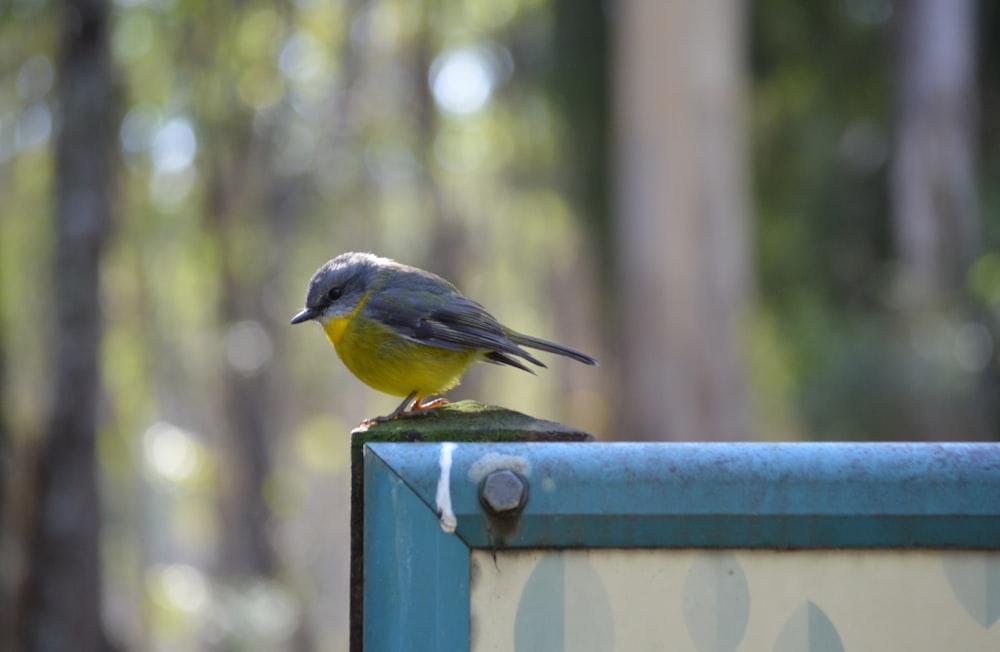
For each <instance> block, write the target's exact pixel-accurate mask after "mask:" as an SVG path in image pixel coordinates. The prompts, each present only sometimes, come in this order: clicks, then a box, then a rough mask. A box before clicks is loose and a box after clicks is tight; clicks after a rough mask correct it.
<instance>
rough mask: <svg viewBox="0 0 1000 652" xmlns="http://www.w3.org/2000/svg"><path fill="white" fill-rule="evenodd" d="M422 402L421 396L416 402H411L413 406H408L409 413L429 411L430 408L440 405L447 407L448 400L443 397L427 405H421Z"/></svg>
mask: <svg viewBox="0 0 1000 652" xmlns="http://www.w3.org/2000/svg"><path fill="white" fill-rule="evenodd" d="M423 400H424V397H422V396H421V397H419V398H417V400H415V401H414V402H413V405H411V406H410V412H416V411H417V410H429V409H430V408H436V407H441V406H442V405H448V399H446V398H445V397H443V396H438V397H437V398H436V399H434V400H433V401H429V402H427V403H421V401H423Z"/></svg>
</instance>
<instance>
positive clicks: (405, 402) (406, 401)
mask: <svg viewBox="0 0 1000 652" xmlns="http://www.w3.org/2000/svg"><path fill="white" fill-rule="evenodd" d="M415 398H416V399H417V400H416V401H415V403H419V402H420V399H419V398H417V393H416V392H410V395H409V396H407V397H406V398H404V399H403V402H402V403H400V404H399V407H398V408H396V409H395V410H393V411H392V413H390V414H387V415H386V416H384V417H374V418H372V419H365V420H364V422H363V423H385V422H386V421H392V420H393V419H397V418H399V415H401V414H403V413H404V412H406V408H408V407H409V406H410V401H413V399H415Z"/></svg>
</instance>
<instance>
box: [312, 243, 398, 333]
mask: <svg viewBox="0 0 1000 652" xmlns="http://www.w3.org/2000/svg"><path fill="white" fill-rule="evenodd" d="M386 264H392V261H390V260H388V259H386V258H379V257H378V256H375V255H373V254H365V253H353V252H352V253H346V254H340V255H339V256H337V257H336V258H334V259H333V260H330V261H327V262H326V263H325V264H324V265H323V266H322V267H320V268H319V269H318V270H316V273H315V274H313V277H312V278H311V279H310V280H309V289H308V290H307V291H306V306H305V308H304V309H303V310H302V311H301V312H300V313H299V314H297V315H295V316H294V317H293V318H292V323H293V324H300V323H302V322H304V321H309V320H310V319H315V320H317V321H319V322H320V323H326V322H327V321H329V320H331V319H337V318H338V317H346V316H347V315H349V314H351V313H352V312H353V311H354V309H355V308H356V307H357V306H358V304H359V303H360V302H361V301H362V300H363V299H364V297H365V295H366V293H367V292H368V290H369V288H370V287H371V285H372V282H373V281H374V280H375V278H376V275H377V273H378V271H379V269H380V268H381V267H382V266H384V265H386Z"/></svg>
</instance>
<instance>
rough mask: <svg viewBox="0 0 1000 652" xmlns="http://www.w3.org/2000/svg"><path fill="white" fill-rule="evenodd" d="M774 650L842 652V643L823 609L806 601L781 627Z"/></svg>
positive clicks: (775, 651)
mask: <svg viewBox="0 0 1000 652" xmlns="http://www.w3.org/2000/svg"><path fill="white" fill-rule="evenodd" d="M774 652H844V644H843V642H841V640H840V634H839V633H837V628H836V627H835V626H834V625H833V623H832V622H831V621H830V619H829V618H828V617H827V615H826V614H825V613H824V612H823V610H822V609H820V608H819V607H817V606H816V604H815V603H813V602H806V603H805V604H804V605H802V606H801V607H799V608H798V609H797V610H796V611H795V613H794V614H792V617H791V618H789V619H788V622H787V623H785V626H784V627H782V628H781V633H780V634H778V639H777V640H776V641H775V642H774Z"/></svg>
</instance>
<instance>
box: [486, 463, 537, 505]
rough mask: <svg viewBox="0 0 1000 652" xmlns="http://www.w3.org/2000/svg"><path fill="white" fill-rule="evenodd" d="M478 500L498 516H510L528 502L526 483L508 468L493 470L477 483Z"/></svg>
mask: <svg viewBox="0 0 1000 652" xmlns="http://www.w3.org/2000/svg"><path fill="white" fill-rule="evenodd" d="M479 500H480V502H482V504H483V506H484V507H485V508H486V509H488V510H489V511H491V512H493V513H494V514H496V515H498V516H510V515H511V514H514V513H516V512H518V511H520V510H521V508H522V507H524V504H525V503H526V502H528V485H527V483H526V482H525V481H524V479H522V478H521V476H519V475H518V474H516V473H514V472H513V471H511V470H510V469H503V470H501V471H493V472H492V473H490V474H489V475H487V476H486V477H485V478H483V481H482V483H481V484H480V485H479Z"/></svg>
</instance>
